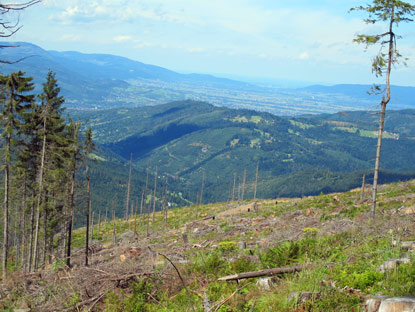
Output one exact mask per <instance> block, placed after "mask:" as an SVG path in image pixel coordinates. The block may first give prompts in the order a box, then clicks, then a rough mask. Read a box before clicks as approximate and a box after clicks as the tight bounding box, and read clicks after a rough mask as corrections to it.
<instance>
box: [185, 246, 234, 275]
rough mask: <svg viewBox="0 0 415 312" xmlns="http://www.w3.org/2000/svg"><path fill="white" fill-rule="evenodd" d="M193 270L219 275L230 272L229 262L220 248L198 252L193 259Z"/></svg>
mask: <svg viewBox="0 0 415 312" xmlns="http://www.w3.org/2000/svg"><path fill="white" fill-rule="evenodd" d="M193 262H194V265H193V266H192V268H193V270H195V271H197V272H199V273H202V274H207V275H213V276H218V275H220V274H224V273H225V272H226V273H228V272H229V263H228V262H227V261H225V259H223V257H222V255H221V254H220V252H219V251H218V250H214V251H211V252H208V253H206V252H198V253H197V254H196V255H195V256H194V259H193Z"/></svg>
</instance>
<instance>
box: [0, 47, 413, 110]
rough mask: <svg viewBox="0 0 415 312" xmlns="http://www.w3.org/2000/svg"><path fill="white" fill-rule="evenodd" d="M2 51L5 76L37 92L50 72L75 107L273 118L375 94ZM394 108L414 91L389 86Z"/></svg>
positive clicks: (349, 106) (100, 57) (359, 104)
mask: <svg viewBox="0 0 415 312" xmlns="http://www.w3.org/2000/svg"><path fill="white" fill-rule="evenodd" d="M10 44H11V45H15V46H17V47H16V48H7V49H0V59H3V60H4V59H5V60H9V61H17V60H19V59H23V60H22V61H20V62H18V63H15V64H11V65H8V64H1V65H0V72H1V73H3V74H6V73H9V72H13V71H17V70H22V71H25V72H26V73H27V74H28V75H29V76H33V77H34V79H35V82H36V84H37V88H38V89H40V87H41V83H42V82H43V80H44V79H45V77H46V74H47V71H48V70H49V69H50V70H52V71H54V72H56V77H57V79H58V81H59V84H60V85H61V88H62V94H63V95H64V96H65V98H66V105H67V106H68V107H72V108H78V109H91V108H99V109H102V108H114V107H139V106H148V105H155V104H162V103H167V102H171V101H177V100H184V99H192V100H200V101H206V102H209V103H212V104H214V105H217V106H226V107H230V108H248V109H255V110H259V111H266V112H271V113H273V114H277V115H301V114H316V113H334V112H338V111H344V110H362V109H369V108H371V107H373V106H374V105H376V104H377V103H378V102H379V96H378V97H376V96H369V95H367V93H366V91H367V90H369V89H370V86H367V85H336V86H331V87H327V86H310V87H306V88H300V89H278V88H271V87H263V86H257V85H255V84H250V83H246V82H241V81H235V80H231V79H225V78H218V77H214V76H211V75H203V74H180V73H177V72H174V71H171V70H168V69H165V68H162V67H158V66H154V65H148V64H144V63H141V62H137V61H133V60H130V59H127V58H124V57H120V56H114V55H106V54H83V53H79V52H57V51H46V50H43V49H42V48H40V47H38V46H36V45H33V44H30V43H25V42H17V43H10ZM392 91H393V93H392V94H393V96H392V101H391V104H390V107H391V108H394V109H405V108H411V107H414V105H413V104H414V99H415V88H413V87H393V89H392Z"/></svg>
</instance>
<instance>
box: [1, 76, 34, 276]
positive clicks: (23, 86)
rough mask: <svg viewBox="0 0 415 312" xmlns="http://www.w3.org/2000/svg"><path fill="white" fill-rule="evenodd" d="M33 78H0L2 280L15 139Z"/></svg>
mask: <svg viewBox="0 0 415 312" xmlns="http://www.w3.org/2000/svg"><path fill="white" fill-rule="evenodd" d="M31 81H32V78H30V77H24V73H23V72H21V71H19V72H17V73H11V74H10V75H8V76H0V87H1V102H2V112H1V121H2V126H3V132H2V137H3V138H5V143H4V205H3V214H4V216H3V222H4V227H3V253H2V256H3V259H2V264H3V267H2V270H3V271H2V273H3V277H5V276H6V274H7V261H8V249H9V208H10V207H9V204H10V202H9V199H10V169H11V164H12V152H13V148H15V147H16V145H17V144H18V143H19V142H21V140H19V139H18V138H17V137H16V134H19V133H20V132H21V130H22V116H23V114H24V112H25V111H26V110H28V109H29V107H30V106H31V104H32V102H33V101H34V96H33V95H32V94H29V92H30V91H32V90H33V83H32V82H31Z"/></svg>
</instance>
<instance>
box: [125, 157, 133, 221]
mask: <svg viewBox="0 0 415 312" xmlns="http://www.w3.org/2000/svg"><path fill="white" fill-rule="evenodd" d="M132 165H133V153H131V156H130V173H129V174H128V185H127V198H126V199H125V221H127V222H128V210H129V209H130V188H131V170H132Z"/></svg>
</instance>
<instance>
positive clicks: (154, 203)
mask: <svg viewBox="0 0 415 312" xmlns="http://www.w3.org/2000/svg"><path fill="white" fill-rule="evenodd" d="M157 170H158V168H157V166H156V176H155V177H154V193H153V217H152V220H151V224H152V226H153V227H154V221H155V218H156V191H157V176H158V172H157Z"/></svg>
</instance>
